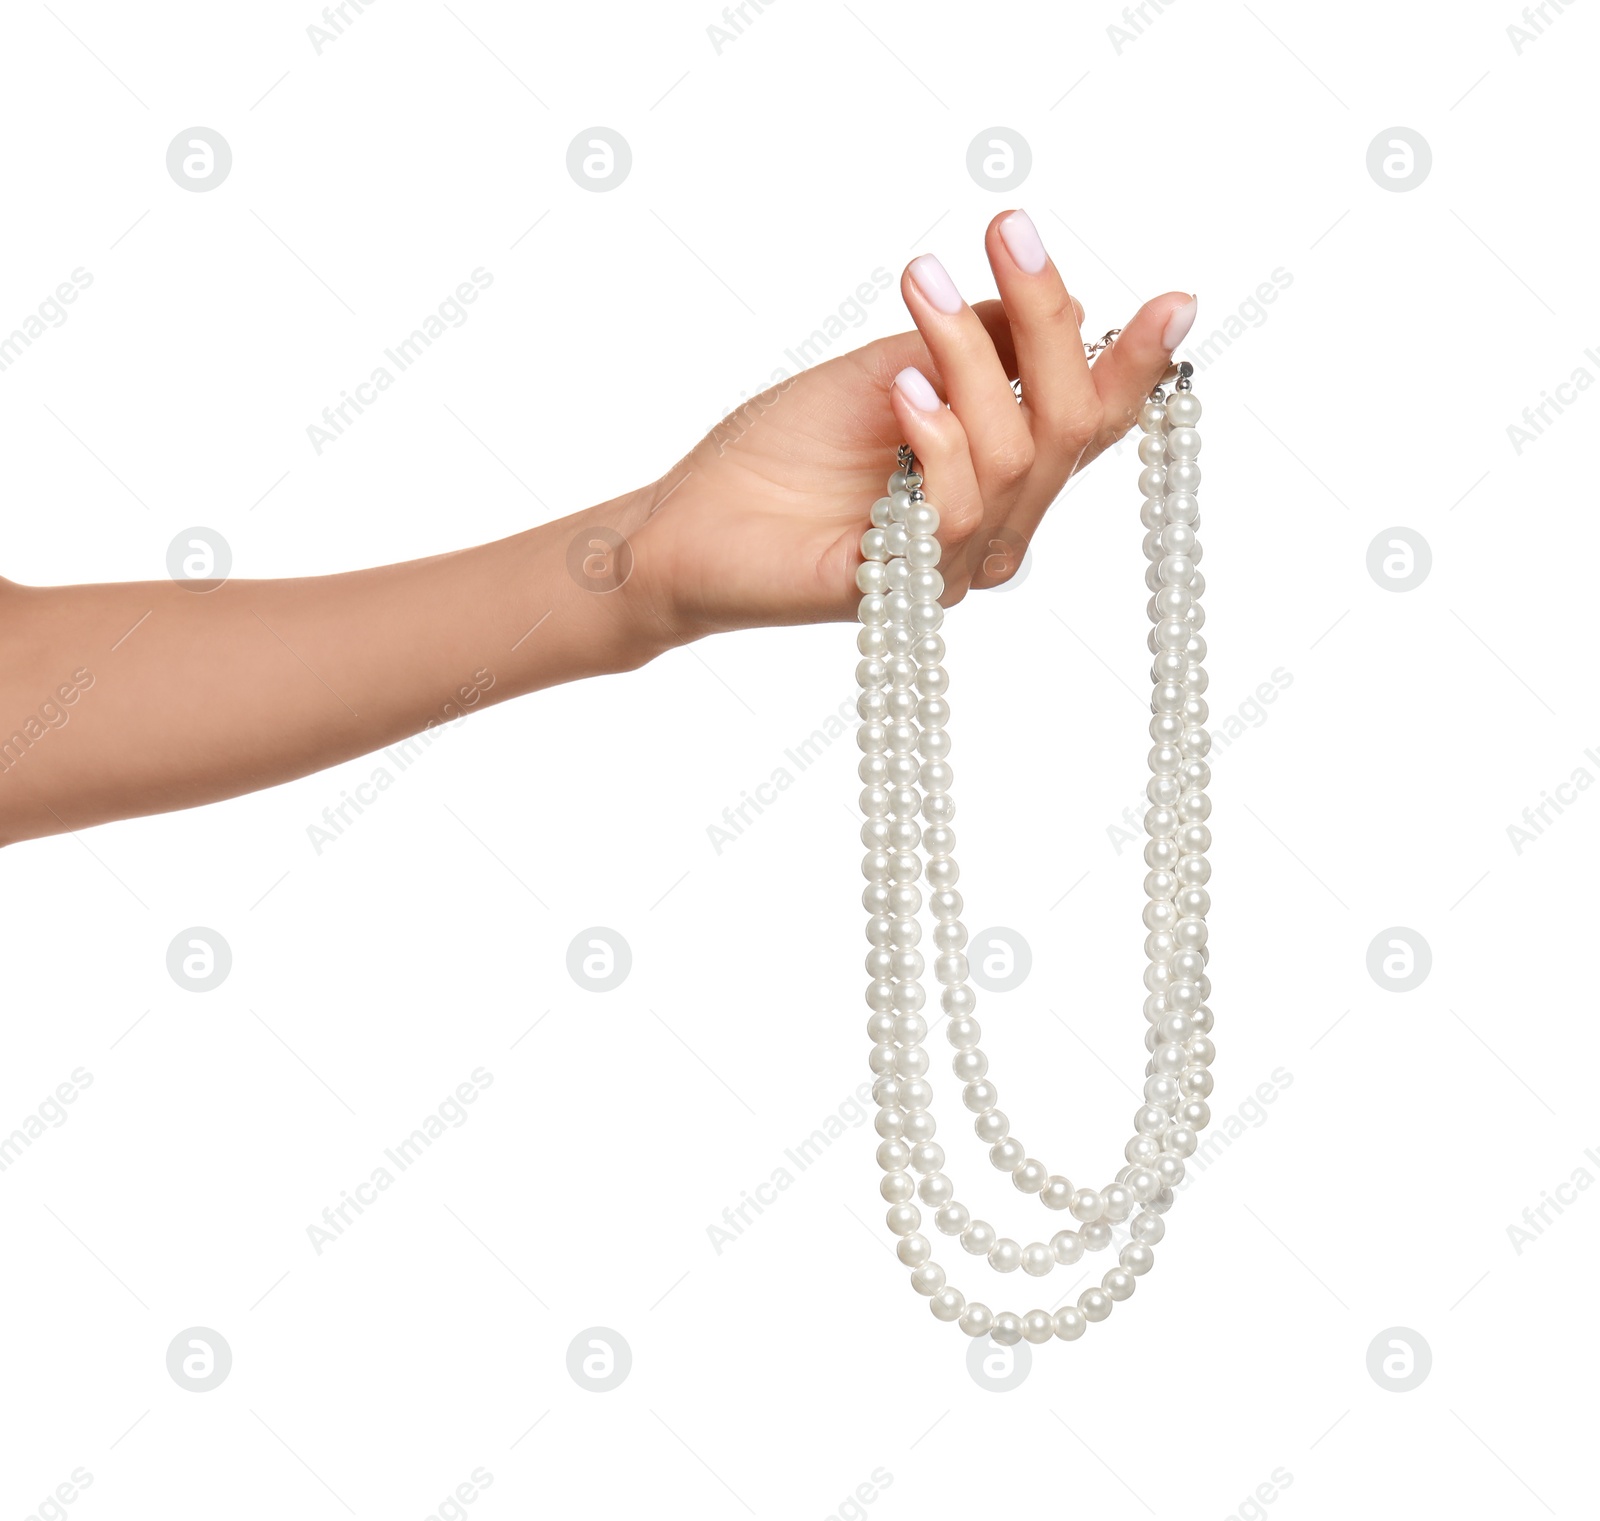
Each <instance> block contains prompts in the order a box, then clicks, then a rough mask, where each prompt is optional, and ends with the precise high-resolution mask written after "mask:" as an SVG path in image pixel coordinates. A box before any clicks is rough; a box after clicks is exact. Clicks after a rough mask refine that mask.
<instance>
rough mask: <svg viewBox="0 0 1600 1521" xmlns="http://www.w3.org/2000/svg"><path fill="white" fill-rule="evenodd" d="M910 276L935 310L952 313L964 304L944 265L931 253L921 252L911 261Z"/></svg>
mask: <svg viewBox="0 0 1600 1521" xmlns="http://www.w3.org/2000/svg"><path fill="white" fill-rule="evenodd" d="M911 278H912V279H913V280H914V281H915V282H916V285H917V289H918V290H920V291H921V292H922V294H923V295H924V296H926V297H927V298H928V302H929V304H930V305H931V306H932V307H934V309H935V310H936V311H941V312H944V313H946V314H949V315H953V314H954V313H956V312H959V311H960V310H961V308H962V305H963V304H964V303H963V302H962V300H961V292H960V291H958V290H957V289H956V285H955V281H954V280H952V279H951V278H950V276H949V275H947V274H946V273H945V269H944V265H942V264H941V263H940V262H939V261H938V260H937V259H936V258H934V256H933V255H932V254H923V255H922V257H921V258H920V259H913V260H912V261H911Z"/></svg>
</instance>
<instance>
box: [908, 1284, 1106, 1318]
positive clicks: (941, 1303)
mask: <svg viewBox="0 0 1600 1521" xmlns="http://www.w3.org/2000/svg"><path fill="white" fill-rule="evenodd" d="M1128 1282H1129V1283H1130V1284H1131V1283H1132V1282H1133V1280H1132V1279H1131V1278H1130V1279H1129V1280H1128ZM966 1302H967V1300H966V1296H965V1295H964V1294H963V1293H962V1292H961V1290H960V1289H950V1288H943V1289H940V1290H938V1291H937V1292H936V1293H935V1294H934V1296H933V1302H932V1305H931V1306H930V1308H931V1309H932V1310H933V1318H934V1319H935V1320H955V1319H957V1318H958V1317H959V1316H960V1314H961V1311H962V1309H963V1307H964V1306H965V1305H966Z"/></svg>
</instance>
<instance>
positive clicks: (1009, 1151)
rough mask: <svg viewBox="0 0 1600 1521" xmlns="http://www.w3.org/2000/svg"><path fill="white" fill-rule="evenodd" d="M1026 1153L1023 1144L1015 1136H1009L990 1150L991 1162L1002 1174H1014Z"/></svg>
mask: <svg viewBox="0 0 1600 1521" xmlns="http://www.w3.org/2000/svg"><path fill="white" fill-rule="evenodd" d="M1025 1156H1026V1153H1025V1152H1024V1151H1023V1149H1022V1142H1021V1141H1019V1140H1018V1139H1017V1138H1016V1137H1015V1136H1010V1135H1008V1136H1007V1137H1006V1138H1005V1139H1004V1140H1003V1141H996V1142H995V1143H994V1145H993V1146H991V1147H990V1148H989V1161H990V1162H991V1163H992V1164H993V1165H994V1166H995V1167H996V1168H997V1169H998V1170H999V1171H1000V1172H1013V1171H1015V1170H1016V1168H1017V1166H1018V1165H1019V1164H1020V1163H1021V1162H1022V1161H1023V1160H1024V1158H1025Z"/></svg>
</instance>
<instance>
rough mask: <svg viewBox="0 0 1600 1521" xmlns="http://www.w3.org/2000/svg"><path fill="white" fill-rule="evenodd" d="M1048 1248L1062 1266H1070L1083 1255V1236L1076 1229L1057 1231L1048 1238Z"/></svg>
mask: <svg viewBox="0 0 1600 1521" xmlns="http://www.w3.org/2000/svg"><path fill="white" fill-rule="evenodd" d="M1050 1250H1051V1251H1052V1252H1054V1253H1055V1259H1056V1261H1057V1262H1059V1263H1061V1265H1062V1266H1063V1267H1071V1266H1072V1264H1073V1263H1074V1262H1076V1261H1077V1260H1078V1259H1079V1258H1080V1257H1081V1256H1083V1237H1082V1236H1080V1235H1079V1234H1078V1233H1077V1232H1076V1231H1057V1232H1056V1233H1055V1235H1053V1236H1052V1237H1051V1238H1050Z"/></svg>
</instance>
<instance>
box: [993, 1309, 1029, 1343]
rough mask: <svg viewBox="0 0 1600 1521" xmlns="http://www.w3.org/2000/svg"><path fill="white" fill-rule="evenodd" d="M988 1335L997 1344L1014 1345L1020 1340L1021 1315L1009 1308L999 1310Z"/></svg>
mask: <svg viewBox="0 0 1600 1521" xmlns="http://www.w3.org/2000/svg"><path fill="white" fill-rule="evenodd" d="M989 1335H990V1337H991V1338H992V1339H993V1340H994V1341H995V1342H996V1344H997V1345H999V1346H1002V1347H1014V1346H1016V1344H1017V1343H1018V1342H1019V1341H1021V1340H1022V1317H1021V1316H1020V1315H1015V1314H1013V1313H1012V1312H1011V1311H1010V1310H1001V1311H1000V1313H999V1314H998V1315H996V1316H995V1318H994V1325H993V1327H992V1328H991V1329H990V1332H989Z"/></svg>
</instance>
